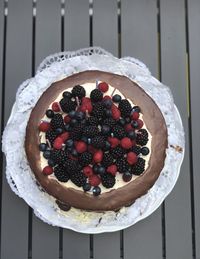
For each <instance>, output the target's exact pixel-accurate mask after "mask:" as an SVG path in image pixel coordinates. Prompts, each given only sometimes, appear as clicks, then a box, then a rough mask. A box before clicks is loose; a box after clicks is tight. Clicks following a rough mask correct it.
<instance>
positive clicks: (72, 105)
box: [60, 98, 76, 113]
mask: <svg viewBox="0 0 200 259" xmlns="http://www.w3.org/2000/svg"><path fill="white" fill-rule="evenodd" d="M60 107H61V109H62V111H63V112H65V113H68V112H70V111H73V110H75V109H76V102H75V101H72V100H71V99H69V98H62V99H61V101H60Z"/></svg>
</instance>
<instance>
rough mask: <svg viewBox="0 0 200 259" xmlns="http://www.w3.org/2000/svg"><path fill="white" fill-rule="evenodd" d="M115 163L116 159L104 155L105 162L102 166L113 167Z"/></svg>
mask: <svg viewBox="0 0 200 259" xmlns="http://www.w3.org/2000/svg"><path fill="white" fill-rule="evenodd" d="M113 162H114V159H113V157H112V155H111V154H110V153H104V155H103V160H102V162H101V163H102V165H103V166H105V167H108V166H109V165H112V164H113Z"/></svg>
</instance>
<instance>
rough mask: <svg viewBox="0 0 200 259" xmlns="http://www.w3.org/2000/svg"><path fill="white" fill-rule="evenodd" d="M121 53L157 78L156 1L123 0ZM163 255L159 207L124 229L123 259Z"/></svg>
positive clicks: (142, 258)
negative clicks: (134, 256) (137, 61)
mask: <svg viewBox="0 0 200 259" xmlns="http://www.w3.org/2000/svg"><path fill="white" fill-rule="evenodd" d="M121 15H122V56H133V57H136V58H139V59H140V60H141V61H143V62H144V63H145V64H146V65H147V66H148V67H149V69H150V71H151V72H152V74H153V75H154V76H157V77H158V44H157V42H158V38H157V6H156V1H155V0H150V1H148V0H142V1H141V0H135V1H131V0H125V1H122V14H121ZM133 255H136V258H137V259H140V258H141V259H147V258H148V259H150V258H152V259H155V258H162V228H161V208H159V209H158V210H157V211H156V212H154V213H153V214H152V215H151V216H150V217H148V218H147V219H145V220H143V221H141V222H139V223H137V224H136V225H134V226H132V227H131V228H129V229H127V230H125V231H124V258H126V259H130V258H132V257H133Z"/></svg>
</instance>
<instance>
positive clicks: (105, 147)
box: [103, 141, 110, 151]
mask: <svg viewBox="0 0 200 259" xmlns="http://www.w3.org/2000/svg"><path fill="white" fill-rule="evenodd" d="M108 150H110V143H109V142H108V141H106V143H105V145H104V147H103V151H108Z"/></svg>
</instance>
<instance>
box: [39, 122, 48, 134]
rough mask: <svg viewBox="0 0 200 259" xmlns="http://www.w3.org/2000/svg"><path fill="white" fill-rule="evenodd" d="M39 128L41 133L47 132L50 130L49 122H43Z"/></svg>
mask: <svg viewBox="0 0 200 259" xmlns="http://www.w3.org/2000/svg"><path fill="white" fill-rule="evenodd" d="M38 128H39V131H42V132H47V131H48V130H49V129H50V124H49V122H46V121H42V122H41V123H40V125H39V127H38Z"/></svg>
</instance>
